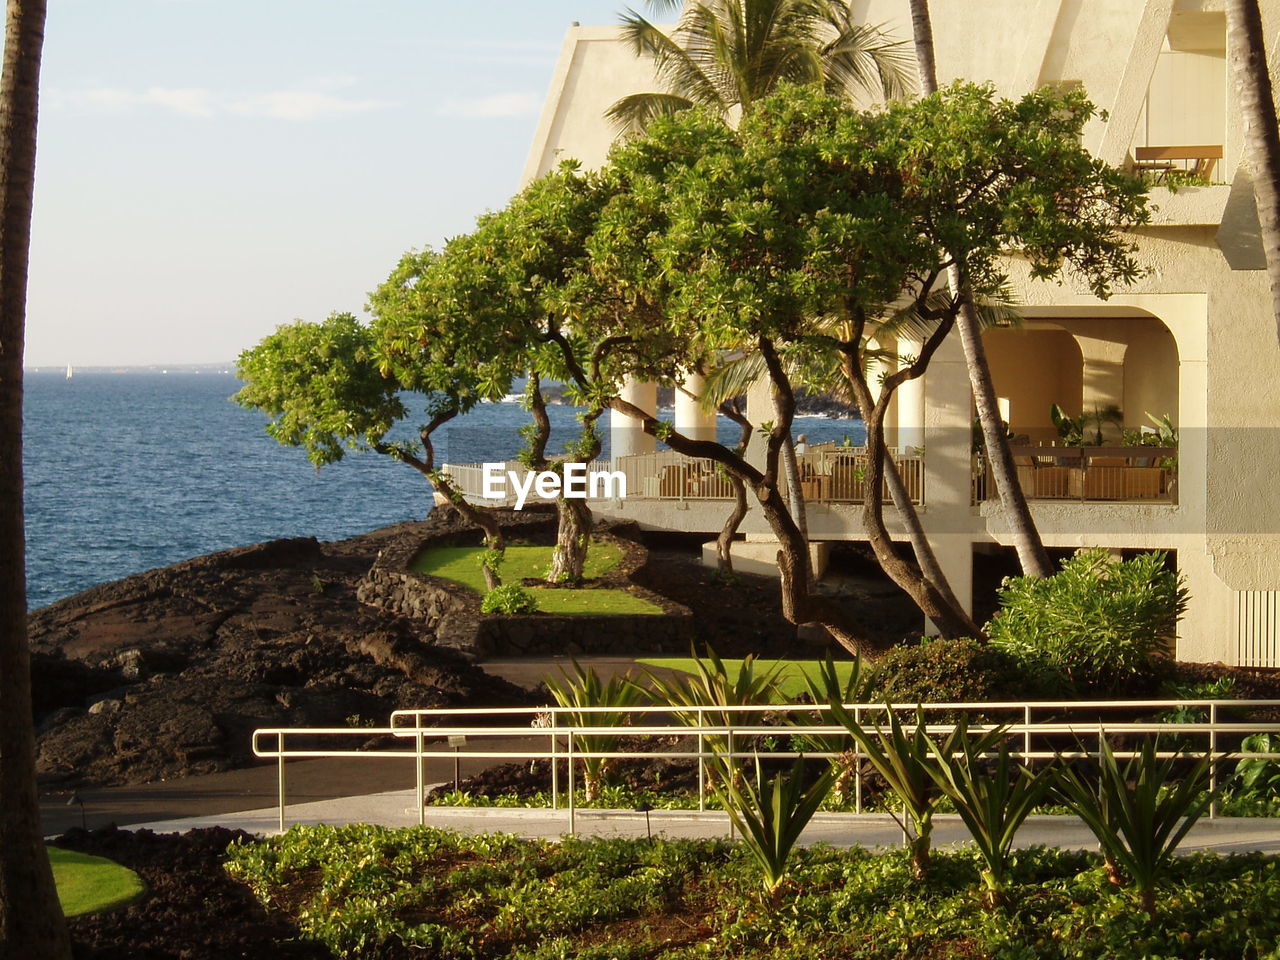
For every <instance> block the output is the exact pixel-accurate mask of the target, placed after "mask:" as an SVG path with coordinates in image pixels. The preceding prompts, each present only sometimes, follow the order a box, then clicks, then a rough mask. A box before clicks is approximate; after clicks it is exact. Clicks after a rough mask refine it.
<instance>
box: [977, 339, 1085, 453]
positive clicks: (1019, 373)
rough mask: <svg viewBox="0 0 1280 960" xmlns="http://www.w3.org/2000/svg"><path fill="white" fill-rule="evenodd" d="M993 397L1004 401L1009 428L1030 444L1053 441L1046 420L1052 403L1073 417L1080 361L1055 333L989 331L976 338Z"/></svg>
mask: <svg viewBox="0 0 1280 960" xmlns="http://www.w3.org/2000/svg"><path fill="white" fill-rule="evenodd" d="M982 341H983V344H984V345H985V346H986V348H987V361H988V363H989V364H990V366H991V378H992V380H993V381H994V383H995V387H996V395H997V396H999V397H1002V398H1008V400H1009V425H1010V426H1011V427H1012V428H1013V431H1014V432H1015V433H1019V434H1027V435H1028V436H1029V437H1030V438H1031V439H1033V440H1041V439H1045V440H1048V439H1052V438H1054V437H1056V436H1057V431H1056V430H1055V429H1054V426H1053V419H1052V418H1051V417H1050V415H1049V409H1050V407H1051V405H1052V404H1055V403H1056V404H1058V405H1059V406H1060V407H1062V408H1063V409H1064V410H1065V411H1066V412H1067V413H1068V414H1070V415H1071V416H1078V415H1079V413H1080V402H1081V396H1082V394H1081V389H1082V388H1081V383H1082V380H1081V374H1082V369H1083V360H1082V359H1081V356H1080V348H1079V346H1077V344H1076V342H1075V339H1074V338H1073V337H1072V336H1071V334H1069V333H1067V332H1066V331H1065V330H1061V329H1044V328H1040V327H1036V328H1034V329H1031V328H1027V329H995V330H988V331H986V333H984V334H983V336H982Z"/></svg>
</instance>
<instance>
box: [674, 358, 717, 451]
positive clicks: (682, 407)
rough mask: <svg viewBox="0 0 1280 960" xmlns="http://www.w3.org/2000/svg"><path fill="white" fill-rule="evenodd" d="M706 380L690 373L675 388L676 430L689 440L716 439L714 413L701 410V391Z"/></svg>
mask: <svg viewBox="0 0 1280 960" xmlns="http://www.w3.org/2000/svg"><path fill="white" fill-rule="evenodd" d="M705 386H706V378H705V377H702V376H699V375H698V374H696V373H691V374H689V375H688V376H687V377H685V378H684V383H683V384H682V385H681V386H680V387H677V388H676V430H677V431H679V432H680V433H683V434H684V435H685V436H686V437H688V438H689V439H690V440H714V439H715V438H716V412H715V411H714V410H710V411H704V410H703V409H702V403H701V399H702V391H703V389H704V387H705Z"/></svg>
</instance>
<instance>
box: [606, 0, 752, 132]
mask: <svg viewBox="0 0 1280 960" xmlns="http://www.w3.org/2000/svg"><path fill="white" fill-rule="evenodd" d="M689 16H690V15H689V13H686V14H685V17H682V18H681V24H682V25H681V26H680V27H678V28H677V29H676V33H677V34H681V32H682V31H683V30H684V26H683V24H684V21H685V20H686V19H689ZM621 22H622V39H623V41H624V42H625V43H628V44H630V45H631V48H632V50H634V51H635V54H636V56H638V57H648V58H649V59H650V60H652V61H653V66H654V75H655V77H656V78H657V80H658V83H659V85H660V86H662V87H664V88H665V89H666V90H667V91H668V92H669V93H672V94H674V95H676V96H682V97H685V98H686V99H688V100H690V101H692V102H693V103H696V104H699V105H700V106H708V107H712V108H713V109H717V110H720V111H721V112H723V111H724V110H726V109H727V108H728V106H729V104H728V103H726V102H725V101H724V98H723V97H722V88H720V87H719V86H718V85H717V84H716V83H715V82H714V80H713V79H712V77H711V75H709V74H708V73H707V72H706V68H707V67H708V66H709V65H710V64H711V62H712V61H709V60H708V59H707V58H705V57H700V56H698V55H697V54H696V52H694V51H692V50H690V49H689V47H688V46H687V45H686V44H685V43H683V42H677V41H676V39H674V38H673V37H671V36H668V35H667V33H666V32H665V31H664V30H662V29H661V28H660V27H656V26H654V25H653V24H652V23H650V22H649V21H648V20H646V19H645V18H644V17H643V16H641V15H640V14H638V13H636V12H635V11H634V10H628V11H627V12H626V13H625V14H623V16H622V21H621Z"/></svg>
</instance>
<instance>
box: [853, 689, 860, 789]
mask: <svg viewBox="0 0 1280 960" xmlns="http://www.w3.org/2000/svg"><path fill="white" fill-rule="evenodd" d="M853 722H854V723H856V724H858V726H859V727H861V726H862V708H861V707H854V708H853ZM853 812H854V813H862V746H861V745H860V744H859V743H858V740H857V738H856V737H855V738H854V741H853Z"/></svg>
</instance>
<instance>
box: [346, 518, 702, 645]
mask: <svg viewBox="0 0 1280 960" xmlns="http://www.w3.org/2000/svg"><path fill="white" fill-rule="evenodd" d="M633 527H634V525H628V524H609V523H601V524H599V525H598V527H597V530H596V536H599V537H602V538H604V539H609V540H613V541H614V542H616V543H617V544H618V545H619V546H621V547H622V549H623V556H622V560H621V561H620V562H619V564H618V566H617V567H616V568H615V569H614V570H612V571H610V574H609V575H608V577H607V578H606V579H607V580H609V581H613V582H614V583H616V584H617V585H618V586H628V587H629V588H630V589H631V590H632V592H634V593H636V594H637V595H639V596H642V597H643V598H644V599H646V600H648V601H650V602H651V603H654V604H656V605H658V606H660V607H662V609H663V611H664V612H663V613H661V614H647V615H611V616H588V615H579V616H553V615H549V614H525V615H519V616H499V615H489V614H483V613H481V612H480V597H479V596H478V595H477V594H476V593H475V592H474V591H472V590H469V589H467V588H466V587H462V586H459V585H457V584H454V583H451V582H449V581H447V580H442V579H440V578H438V577H432V576H428V575H426V574H423V573H417V572H415V571H412V570H410V569H409V565H410V564H411V563H412V562H413V559H414V558H415V557H416V556H417V555H418V554H419V553H421V552H422V551H423V550H424V549H427V548H429V547H433V546H458V545H471V544H479V543H480V542H481V540H480V533H479V531H476V532H475V534H474V536H473V535H470V534H465V535H459V534H456V533H451V534H446V535H442V536H440V537H429V538H426V539H423V538H421V537H415V536H406V537H402V538H399V539H397V540H395V541H393V542H392V543H391V544H389V545H388V546H387V547H386V548H384V549H383V550H382V552H381V553H380V554H379V555H378V559H377V560H376V561H375V562H374V564H373V566H372V567H371V568H370V569H369V572H368V573H367V574H365V576H364V578H363V580H361V582H360V585H359V587H358V588H357V591H356V597H357V599H359V600H360V601H361V602H362V603H367V604H370V605H371V606H377V607H381V608H383V609H385V610H388V611H390V612H392V613H396V614H399V615H400V616H403V617H407V618H409V619H412V620H416V621H418V622H420V623H421V624H423V626H424V627H425V628H426V630H427V631H428V632H430V633H431V634H433V635H434V637H435V642H436V644H437V645H439V646H442V647H449V648H451V649H454V650H457V651H459V652H460V653H462V654H464V655H466V656H469V657H472V658H476V659H479V658H483V657H503V656H529V655H535V656H547V655H554V654H567V655H577V656H581V655H586V654H618V655H623V656H628V655H632V654H637V653H664V652H670V653H685V652H687V651H688V649H689V644H690V641H691V640H692V639H693V627H692V623H693V618H692V616H691V614H690V613H689V611H688V610H687V609H685V608H684V607H682V606H680V605H679V604H676V603H673V602H671V601H670V600H667V599H666V598H665V597H660V596H658V595H657V594H655V593H652V592H651V591H649V590H645V589H643V588H641V587H637V586H635V585H633V584H630V583H629V582H628V581H627V579H626V578H627V577H628V576H629V575H630V574H631V573H633V572H635V571H636V570H638V569H640V568H641V567H643V566H644V565H645V563H647V562H648V551H647V550H645V548H644V547H643V546H642V545H641V544H640V543H638V542H637V541H636V540H634V539H632V538H631V537H630V536H626V535H625V534H632V535H634V534H635V533H637V532H638V531H636V530H635V529H633ZM504 528H506V525H505V524H504ZM506 532H507V535H508V536H509V537H520V538H525V539H529V540H532V541H534V542H541V543H551V542H553V541H554V538H555V516H554V515H552V516H550V517H549V518H548V517H546V516H545V515H543V516H538V515H532V516H526V517H521V518H520V521H519V522H517V523H515V524H513V525H512V526H511V527H510V528H506Z"/></svg>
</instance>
